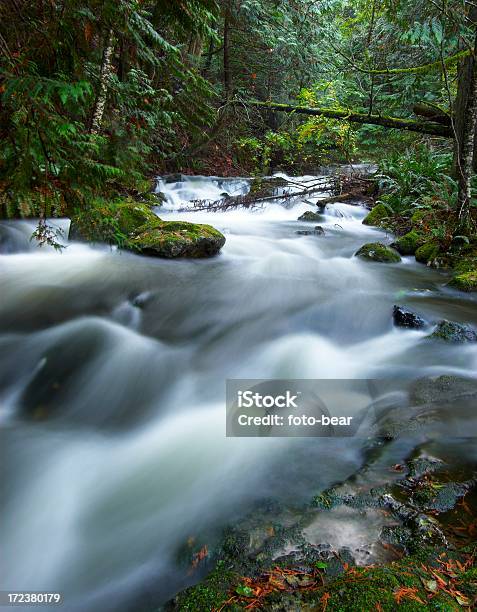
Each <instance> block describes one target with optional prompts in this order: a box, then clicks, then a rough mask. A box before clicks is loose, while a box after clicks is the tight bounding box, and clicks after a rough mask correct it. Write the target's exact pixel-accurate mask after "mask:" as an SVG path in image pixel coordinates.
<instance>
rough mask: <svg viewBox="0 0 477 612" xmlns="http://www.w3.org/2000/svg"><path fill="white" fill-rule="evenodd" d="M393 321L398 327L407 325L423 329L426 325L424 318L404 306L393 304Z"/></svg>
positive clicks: (410, 327) (411, 327) (409, 327)
mask: <svg viewBox="0 0 477 612" xmlns="http://www.w3.org/2000/svg"><path fill="white" fill-rule="evenodd" d="M393 321H394V325H396V327H407V328H408V329H421V328H422V327H425V326H426V321H424V319H423V318H421V317H420V316H419V315H417V314H415V313H414V312H412V311H411V310H407V309H406V308H403V307H402V306H393Z"/></svg>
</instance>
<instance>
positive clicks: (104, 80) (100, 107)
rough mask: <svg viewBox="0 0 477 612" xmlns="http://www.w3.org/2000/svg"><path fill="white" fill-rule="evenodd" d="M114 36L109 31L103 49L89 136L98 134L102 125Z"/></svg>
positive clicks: (111, 64) (111, 63)
mask: <svg viewBox="0 0 477 612" xmlns="http://www.w3.org/2000/svg"><path fill="white" fill-rule="evenodd" d="M113 51H114V34H113V31H112V30H109V32H108V36H107V38H106V44H105V47H104V53H103V60H102V62H101V70H100V74H99V89H98V95H97V96H96V102H95V104H94V109H93V114H92V119H91V129H90V133H91V134H99V132H100V131H101V124H102V123H103V116H104V111H105V109H106V99H107V96H108V79H109V77H110V75H111V72H112V69H113Z"/></svg>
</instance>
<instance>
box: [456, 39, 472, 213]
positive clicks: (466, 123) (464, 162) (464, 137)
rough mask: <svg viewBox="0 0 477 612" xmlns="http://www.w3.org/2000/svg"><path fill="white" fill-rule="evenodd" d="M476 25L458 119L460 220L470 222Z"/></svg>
mask: <svg viewBox="0 0 477 612" xmlns="http://www.w3.org/2000/svg"><path fill="white" fill-rule="evenodd" d="M476 58H477V28H476V33H475V40H474V54H473V56H469V58H467V59H466V61H465V65H464V66H462V71H461V74H460V75H459V76H460V78H459V86H460V89H461V91H460V96H458V98H459V99H458V114H457V122H456V143H455V150H456V166H457V168H456V170H457V177H458V181H459V195H458V206H459V220H460V222H461V224H462V225H467V222H468V221H469V215H470V205H471V199H472V190H471V187H472V176H473V174H474V167H475V139H476V127H477V61H476Z"/></svg>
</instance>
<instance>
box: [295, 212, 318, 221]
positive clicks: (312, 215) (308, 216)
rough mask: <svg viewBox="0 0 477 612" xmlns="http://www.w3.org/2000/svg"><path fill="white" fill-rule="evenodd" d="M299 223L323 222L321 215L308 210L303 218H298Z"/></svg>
mask: <svg viewBox="0 0 477 612" xmlns="http://www.w3.org/2000/svg"><path fill="white" fill-rule="evenodd" d="M298 221H321V215H320V214H318V213H316V212H313V211H311V210H307V211H306V212H305V213H303V214H302V215H301V217H298Z"/></svg>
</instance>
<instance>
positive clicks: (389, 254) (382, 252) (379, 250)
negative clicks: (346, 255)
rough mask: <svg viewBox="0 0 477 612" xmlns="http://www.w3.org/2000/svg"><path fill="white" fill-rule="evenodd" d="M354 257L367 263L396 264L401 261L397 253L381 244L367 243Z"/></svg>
mask: <svg viewBox="0 0 477 612" xmlns="http://www.w3.org/2000/svg"><path fill="white" fill-rule="evenodd" d="M356 256H357V257H360V258H361V259H367V260H369V261H378V262H380V263H397V262H399V261H401V257H400V255H399V253H398V252H397V251H395V250H394V249H392V248H391V247H388V246H386V245H385V244H382V243H381V242H369V243H367V244H364V245H363V246H362V247H361V248H360V249H359V251H357V252H356Z"/></svg>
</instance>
